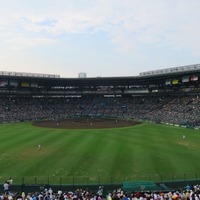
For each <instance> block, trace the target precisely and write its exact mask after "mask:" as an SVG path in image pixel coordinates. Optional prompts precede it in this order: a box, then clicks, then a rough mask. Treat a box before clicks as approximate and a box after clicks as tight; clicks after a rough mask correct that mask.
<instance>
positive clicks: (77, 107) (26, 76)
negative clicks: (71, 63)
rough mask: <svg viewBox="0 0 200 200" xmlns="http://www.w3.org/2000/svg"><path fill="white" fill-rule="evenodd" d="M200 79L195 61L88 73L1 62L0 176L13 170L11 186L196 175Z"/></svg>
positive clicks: (143, 181) (183, 181)
mask: <svg viewBox="0 0 200 200" xmlns="http://www.w3.org/2000/svg"><path fill="white" fill-rule="evenodd" d="M199 79H200V64H194V65H187V66H179V67H172V68H164V69H161V70H155V71H147V72H141V73H140V74H139V75H138V76H123V77H95V78H62V77H60V75H54V74H36V73H27V72H7V71H1V72H0V123H1V124H0V138H1V146H0V152H1V153H0V181H1V183H2V184H4V182H5V181H6V180H8V179H9V180H11V179H12V186H11V188H13V191H14V190H18V191H21V190H22V188H23V189H24V188H25V187H26V186H27V188H30V187H36V186H37V187H38V188H39V189H44V186H45V185H48V186H51V188H53V187H57V188H58V187H61V186H63V187H68V188H70V187H71V186H74V187H76V188H78V187H80V186H82V187H84V186H85V187H88V188H89V187H90V186H97V185H98V186H102V187H100V189H102V188H103V186H104V188H106V187H107V188H109V187H111V186H112V187H120V188H123V189H124V190H125V191H132V190H134V191H137V190H145V189H147V188H148V190H151V187H152V188H153V190H159V191H160V190H163V191H164V190H169V189H170V187H171V188H173V184H175V183H176V188H177V187H182V186H186V185H187V184H189V183H191V181H194V182H192V184H193V183H194V184H196V183H198V181H199V180H200V171H199V169H200V159H199V155H200V145H199V144H200V132H199V129H200V98H199V95H200V82H199ZM10 178H11V179H10ZM158 183H159V184H158ZM168 183H171V185H170V184H169V185H168ZM137 187H139V189H137ZM27 188H26V189H27ZM27 190H28V189H27ZM108 190H109V189H107V191H108Z"/></svg>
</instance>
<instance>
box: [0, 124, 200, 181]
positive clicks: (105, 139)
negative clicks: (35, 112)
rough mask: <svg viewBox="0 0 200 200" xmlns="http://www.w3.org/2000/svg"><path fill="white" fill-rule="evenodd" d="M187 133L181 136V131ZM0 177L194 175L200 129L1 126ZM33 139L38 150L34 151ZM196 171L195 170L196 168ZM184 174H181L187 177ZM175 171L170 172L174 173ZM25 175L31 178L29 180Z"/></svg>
mask: <svg viewBox="0 0 200 200" xmlns="http://www.w3.org/2000/svg"><path fill="white" fill-rule="evenodd" d="M183 135H185V136H186V138H185V139H184V140H183V138H182V136H183ZM0 139H1V145H0V169H1V170H0V181H1V182H4V181H5V180H4V179H6V178H8V177H10V176H11V177H15V178H13V179H14V181H15V183H16V182H18V181H19V182H20V183H21V177H26V180H27V181H30V183H34V179H33V177H38V180H39V181H40V182H41V183H42V182H45V181H46V182H47V178H46V177H50V182H51V183H58V182H59V177H62V179H63V182H65V183H68V182H69V183H72V178H73V182H74V181H75V182H76V183H81V182H84V183H86V177H89V178H87V181H89V183H98V182H101V183H111V182H122V181H123V180H130V181H131V180H135V179H144V180H148V179H149V178H150V176H149V174H153V179H154V180H156V179H160V176H161V175H160V174H162V178H163V179H172V174H175V177H174V178H175V179H183V178H184V177H183V175H184V173H186V175H187V178H195V176H197V175H198V176H199V169H200V159H199V155H200V132H199V131H196V130H192V129H183V128H178V127H171V126H165V125H158V124H148V123H143V124H140V125H137V126H133V127H127V128H116V129H99V130H63V129H48V128H39V127H34V126H32V125H31V123H14V124H2V125H0ZM38 144H41V145H42V150H40V151H38V149H37V147H38ZM196 172H197V173H198V174H197V175H196V174H195V173H196ZM186 175H185V176H186ZM173 176H174V175H173ZM27 177H30V180H28V178H27Z"/></svg>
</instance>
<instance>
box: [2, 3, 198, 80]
mask: <svg viewBox="0 0 200 200" xmlns="http://www.w3.org/2000/svg"><path fill="white" fill-rule="evenodd" d="M199 8H200V1H199V0H0V71H14V72H27V73H43V74H58V75H60V76H61V77H66V78H71V77H78V73H81V72H85V73H86V74H87V77H99V76H101V77H115V76H137V75H139V73H140V72H146V71H151V70H158V69H164V68H171V67H178V66H185V65H190V64H199V63H200V12H199Z"/></svg>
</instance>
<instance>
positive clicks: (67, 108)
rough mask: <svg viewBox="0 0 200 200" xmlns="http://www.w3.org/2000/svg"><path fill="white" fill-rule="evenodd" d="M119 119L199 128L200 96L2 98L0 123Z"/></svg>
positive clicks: (0, 101)
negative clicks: (72, 118)
mask: <svg viewBox="0 0 200 200" xmlns="http://www.w3.org/2000/svg"><path fill="white" fill-rule="evenodd" d="M84 116H86V117H112V118H113V117H117V118H129V119H130V118H133V119H141V120H149V121H153V122H160V123H170V124H177V125H187V126H193V127H199V126H200V98H198V96H129V97H128V96H127V97H118V98H117V97H115V98H106V97H92V96H91V97H89V96H88V97H80V98H64V97H62V98H61V97H60V98H53V97H49V98H47V97H43V98H39V97H38V98H33V97H32V98H29V97H13V98H6V97H2V98H0V122H1V123H3V122H16V121H33V120H43V119H64V118H70V117H84Z"/></svg>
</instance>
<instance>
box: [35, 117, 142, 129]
mask: <svg viewBox="0 0 200 200" xmlns="http://www.w3.org/2000/svg"><path fill="white" fill-rule="evenodd" d="M140 123H141V122H137V121H132V120H122V119H102V118H94V119H91V118H88V119H87V118H78V119H64V120H58V121H54V120H47V121H35V122H33V125H34V126H39V127H47V128H61V129H100V128H119V127H127V126H135V125H137V124H140Z"/></svg>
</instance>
